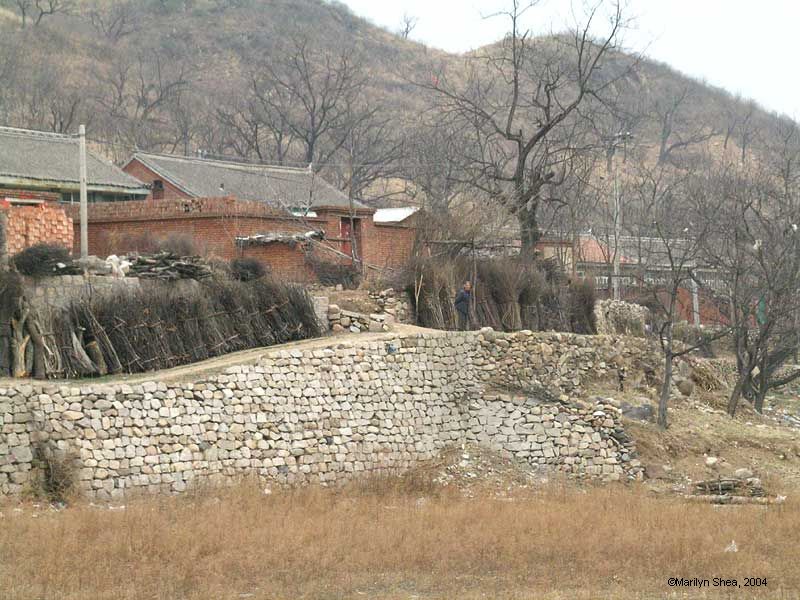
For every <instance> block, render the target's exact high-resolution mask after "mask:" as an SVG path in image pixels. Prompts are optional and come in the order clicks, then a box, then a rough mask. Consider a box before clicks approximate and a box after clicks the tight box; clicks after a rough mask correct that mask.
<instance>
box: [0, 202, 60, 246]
mask: <svg viewBox="0 0 800 600" xmlns="http://www.w3.org/2000/svg"><path fill="white" fill-rule="evenodd" d="M37 194H38V193H37ZM56 196H57V194H56ZM6 197H9V198H22V197H23V196H22V195H21V194H19V193H14V194H10V193H5V192H2V193H0V210H2V211H4V212H5V213H6V216H7V225H6V226H7V230H6V251H7V252H8V254H9V255H14V254H16V253H17V252H19V251H21V250H24V249H25V248H28V247H29V246H33V245H34V244H38V243H40V242H47V243H50V244H59V245H62V246H66V247H67V248H72V219H70V218H69V217H68V216H67V215H66V213H65V211H64V209H63V207H62V206H60V205H59V204H56V203H55V202H43V203H42V204H30V205H12V204H11V203H9V202H7V201H6V200H5V198H6ZM28 198H29V199H30V198H31V196H28Z"/></svg>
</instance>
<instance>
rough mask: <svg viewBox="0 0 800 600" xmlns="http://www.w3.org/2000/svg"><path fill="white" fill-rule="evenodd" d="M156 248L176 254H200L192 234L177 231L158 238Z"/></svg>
mask: <svg viewBox="0 0 800 600" xmlns="http://www.w3.org/2000/svg"><path fill="white" fill-rule="evenodd" d="M156 250H157V251H158V252H171V253H172V254H175V255H177V256H198V255H200V254H201V252H200V250H199V249H198V247H197V244H196V243H195V240H194V238H193V237H192V236H190V235H183V234H178V233H171V234H169V235H168V236H167V237H165V238H161V239H160V240H158V242H156Z"/></svg>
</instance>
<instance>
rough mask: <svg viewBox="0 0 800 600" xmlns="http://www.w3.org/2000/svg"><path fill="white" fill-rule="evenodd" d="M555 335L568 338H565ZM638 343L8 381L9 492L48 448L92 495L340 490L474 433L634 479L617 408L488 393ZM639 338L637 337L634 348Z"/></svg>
mask: <svg viewBox="0 0 800 600" xmlns="http://www.w3.org/2000/svg"><path fill="white" fill-rule="evenodd" d="M556 336H562V337H561V338H557V337H556ZM629 341H630V340H623V339H620V338H604V337H581V336H574V335H566V334H531V333H529V332H523V333H519V334H495V333H494V332H491V331H481V332H466V333H459V332H436V333H424V334H413V335H412V334H409V335H402V336H395V337H391V338H387V339H384V340H380V341H376V340H371V341H366V340H361V341H359V339H358V338H355V337H354V338H352V341H348V342H347V343H334V344H332V345H331V346H329V347H324V348H318V349H307V350H300V349H293V350H286V349H284V350H274V351H271V352H267V353H266V354H265V355H264V357H263V358H262V359H260V360H259V361H258V362H257V363H256V364H246V365H237V366H233V367H228V368H226V369H224V371H222V372H219V373H216V374H214V375H211V376H204V377H203V378H201V379H199V380H198V381H194V382H183V381H170V382H163V381H161V382H158V381H148V382H145V383H140V384H135V385H130V384H127V383H109V384H94V383H88V384H80V385H78V384H66V383H62V384H58V383H38V382H37V383H30V382H27V383H25V384H21V383H18V382H10V383H9V384H8V385H7V386H6V387H0V493H2V494H19V493H22V492H23V491H24V490H25V488H26V486H28V485H30V482H31V474H32V471H33V470H34V468H35V462H34V456H35V454H36V452H35V451H36V449H37V447H39V446H42V445H43V446H46V447H47V448H48V449H49V450H50V451H55V452H56V454H58V455H61V456H63V457H65V458H66V459H70V460H74V461H75V463H76V464H77V466H78V470H77V475H78V480H79V481H78V482H79V485H80V488H81V489H82V490H83V492H84V493H85V494H86V495H87V496H89V497H94V498H99V499H109V498H120V497H123V496H124V495H126V494H128V493H129V492H131V491H134V492H136V491H147V492H181V491H183V490H185V489H186V488H187V487H188V486H190V485H192V484H193V483H195V482H198V481H211V482H217V483H221V482H224V481H230V480H231V479H232V478H236V477H241V476H252V475H257V476H260V477H262V478H264V479H267V480H271V481H276V482H279V483H282V484H293V483H299V482H320V483H331V482H334V481H337V480H340V479H342V478H348V477H352V476H354V475H358V474H361V473H367V472H382V471H400V470H403V469H407V468H409V467H412V466H414V465H415V464H417V463H419V462H420V461H422V460H425V459H428V458H431V457H433V456H435V455H436V454H437V453H438V452H439V451H440V450H442V449H444V448H446V447H448V446H451V445H453V444H462V443H466V442H478V443H482V444H486V445H489V446H492V447H495V448H498V449H500V450H502V451H504V452H507V453H508V454H509V455H515V456H517V457H520V458H524V459H525V460H528V461H529V462H530V463H531V464H534V465H539V466H541V467H542V468H548V469H555V470H559V471H564V472H567V473H570V474H572V475H575V476H578V477H589V478H602V479H618V478H636V477H640V476H641V466H640V465H639V464H638V463H637V462H636V457H635V448H634V446H633V443H632V442H631V441H630V440H629V439H628V438H627V437H626V436H625V435H624V431H623V430H622V428H621V426H620V424H619V418H618V417H619V413H618V412H617V409H616V408H614V407H613V406H611V405H608V404H604V403H602V402H601V403H599V404H594V405H588V406H587V405H584V404H581V403H577V402H573V401H572V400H571V399H570V398H569V397H566V396H562V399H561V400H560V401H554V400H552V399H548V398H541V397H538V396H537V395H536V394H535V393H525V394H522V395H508V394H505V393H503V394H500V393H497V392H493V391H492V390H494V389H497V388H498V386H500V387H503V386H506V385H507V384H508V382H510V381H513V382H518V381H519V377H522V378H524V379H527V380H528V381H531V382H532V381H538V382H540V383H541V384H542V385H544V386H547V387H548V388H551V389H559V390H560V389H564V390H566V389H571V390H573V391H575V390H578V389H579V388H580V387H581V385H583V384H584V383H585V382H586V381H588V380H589V379H592V378H597V377H602V376H603V375H604V374H605V373H606V369H607V367H606V366H604V365H607V364H608V362H607V361H610V360H611V358H612V355H616V354H617V353H619V352H623V353H624V354H626V355H629V354H631V353H633V352H639V351H640V349H638V348H636V347H635V346H634V347H631V348H629V347H627V343H628V342H629ZM634 342H635V341H634Z"/></svg>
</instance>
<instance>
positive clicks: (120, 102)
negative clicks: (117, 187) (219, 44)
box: [94, 52, 193, 149]
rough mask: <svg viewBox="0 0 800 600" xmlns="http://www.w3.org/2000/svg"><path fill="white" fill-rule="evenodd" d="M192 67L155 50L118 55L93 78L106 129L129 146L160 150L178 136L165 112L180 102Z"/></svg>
mask: <svg viewBox="0 0 800 600" xmlns="http://www.w3.org/2000/svg"><path fill="white" fill-rule="evenodd" d="M192 72H193V69H192V66H191V65H190V64H189V63H187V62H185V61H182V60H171V59H170V58H168V57H166V56H164V55H162V54H161V53H159V52H140V53H138V54H136V55H134V56H130V55H128V53H127V52H121V53H120V54H119V55H118V56H117V57H115V59H114V60H113V61H112V62H111V64H110V65H109V67H108V69H106V70H104V71H99V72H96V73H95V74H94V78H95V81H96V85H95V88H96V89H97V90H98V91H99V95H98V96H97V97H96V102H97V103H98V105H99V106H100V107H102V109H103V113H104V115H103V116H104V118H105V123H104V129H105V131H106V132H107V133H108V134H109V135H110V136H112V137H113V139H114V141H115V142H119V143H122V144H124V145H125V146H127V148H129V149H130V148H142V149H162V148H163V147H165V146H166V145H169V144H171V143H174V139H175V137H176V135H175V131H174V129H173V121H172V119H171V117H170V114H169V109H170V108H171V107H174V106H175V105H176V104H178V103H180V102H181V99H182V96H183V94H184V93H185V92H186V91H187V89H188V87H189V84H190V76H191V74H192Z"/></svg>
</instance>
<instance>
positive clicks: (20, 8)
mask: <svg viewBox="0 0 800 600" xmlns="http://www.w3.org/2000/svg"><path fill="white" fill-rule="evenodd" d="M6 4H7V5H8V6H10V7H11V8H13V9H14V10H16V12H17V13H18V14H19V17H20V20H21V21H22V28H23V29H24V28H25V27H27V25H28V21H29V20H32V21H33V24H34V25H39V23H41V22H42V19H44V18H45V17H49V16H51V15H55V14H58V13H63V14H67V13H69V12H71V11H72V9H73V8H75V2H74V0H7V1H6Z"/></svg>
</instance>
